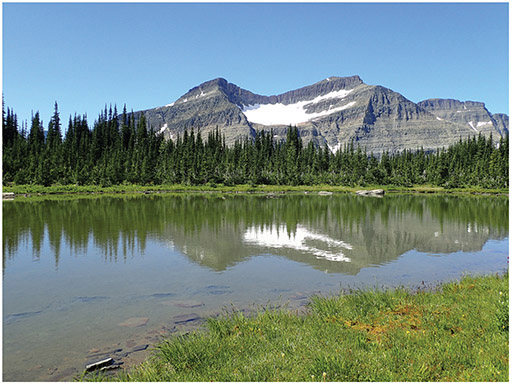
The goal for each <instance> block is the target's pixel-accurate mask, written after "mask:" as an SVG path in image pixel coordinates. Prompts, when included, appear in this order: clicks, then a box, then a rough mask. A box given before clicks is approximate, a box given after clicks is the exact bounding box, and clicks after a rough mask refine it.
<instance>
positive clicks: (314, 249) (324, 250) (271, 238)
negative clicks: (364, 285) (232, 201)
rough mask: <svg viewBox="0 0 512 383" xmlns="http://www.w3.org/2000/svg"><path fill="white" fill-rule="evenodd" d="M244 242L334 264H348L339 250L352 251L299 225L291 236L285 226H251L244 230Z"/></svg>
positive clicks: (336, 241) (346, 245) (340, 242)
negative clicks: (287, 250) (289, 250)
mask: <svg viewBox="0 0 512 383" xmlns="http://www.w3.org/2000/svg"><path fill="white" fill-rule="evenodd" d="M244 241H245V242H247V243H249V244H252V245H257V246H264V247H270V248H277V249H280V248H286V249H292V250H298V251H302V252H305V253H310V254H313V255H314V256H315V257H316V258H318V259H327V260H328V261H335V262H350V258H348V257H346V256H344V255H343V253H342V251H341V248H344V249H348V250H351V249H352V246H351V245H349V244H348V243H345V242H343V241H339V240H336V239H333V238H331V237H329V236H327V235H322V234H318V233H314V232H312V231H310V230H308V229H307V228H305V227H303V226H301V225H298V226H297V229H296V231H295V233H293V234H288V230H287V228H286V225H280V226H277V225H272V226H266V227H263V228H261V227H257V226H252V227H249V228H248V229H247V230H246V232H245V234H244ZM312 242H313V243H312Z"/></svg>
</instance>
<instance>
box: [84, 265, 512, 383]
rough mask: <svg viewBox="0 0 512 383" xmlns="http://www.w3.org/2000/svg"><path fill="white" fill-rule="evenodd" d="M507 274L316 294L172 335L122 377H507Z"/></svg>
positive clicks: (119, 377) (90, 376)
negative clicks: (295, 306) (302, 305)
mask: <svg viewBox="0 0 512 383" xmlns="http://www.w3.org/2000/svg"><path fill="white" fill-rule="evenodd" d="M508 281H509V278H508V272H506V273H505V274H504V275H490V276H479V277H470V276H466V277H464V278H462V279H461V280H460V281H457V282H450V283H445V284H442V285H440V286H438V287H436V288H434V289H429V288H427V289H418V290H416V291H411V290H410V289H405V288H398V289H392V290H386V291H379V290H355V291H351V292H349V293H348V294H340V295H336V296H332V297H313V298H312V299H311V302H310V305H309V306H308V310H307V312H306V313H305V314H304V313H303V314H301V315H298V314H297V313H294V312H290V310H285V309H262V310H261V311H260V312H258V313H257V314H255V315H251V316H247V315H243V314H241V313H236V312H233V313H231V314H226V315H225V316H224V317H221V318H215V319H209V320H208V321H207V324H206V327H207V329H206V331H197V332H193V333H189V334H186V335H179V336H176V335H174V336H173V335H171V336H169V337H167V338H165V339H164V340H163V341H162V342H161V343H159V344H157V346H156V348H155V349H154V351H153V356H152V357H151V358H149V359H148V360H146V361H145V362H143V363H142V364H140V365H138V366H136V367H134V368H132V369H130V370H125V371H122V372H121V373H119V374H118V375H108V376H106V375H95V374H88V375H85V374H83V375H82V376H81V379H82V380H84V379H85V380H108V381H112V380H119V381H506V380H507V379H508V360H509V355H508V334H509V327H508V326H509V319H508V307H509V302H508V296H509V288H508Z"/></svg>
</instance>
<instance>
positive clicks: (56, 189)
mask: <svg viewBox="0 0 512 383" xmlns="http://www.w3.org/2000/svg"><path fill="white" fill-rule="evenodd" d="M360 189H366V190H371V189H383V190H385V191H386V192H389V193H392V192H416V193H488V194H508V189H485V188H481V187H467V188H459V189H446V188H442V187H438V186H431V185H414V186H412V187H405V186H392V185H385V186H381V185H372V186H365V187H361V186H340V185H299V186H291V185H235V186H227V185H222V184H207V185H181V184H174V185H133V184H122V185H114V186H105V187H103V186H99V185H52V186H43V185H8V186H3V187H2V191H3V192H12V193H15V194H74V193H136V192H224V193H236V192H239V193H272V192H274V193H275V192H318V191H330V192H335V193H353V192H355V191H356V190H360Z"/></svg>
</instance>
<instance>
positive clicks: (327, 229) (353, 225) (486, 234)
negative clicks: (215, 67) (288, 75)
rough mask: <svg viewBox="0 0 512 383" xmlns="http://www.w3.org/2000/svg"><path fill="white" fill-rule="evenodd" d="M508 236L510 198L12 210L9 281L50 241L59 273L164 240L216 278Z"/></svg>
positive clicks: (7, 233) (336, 198)
mask: <svg viewBox="0 0 512 383" xmlns="http://www.w3.org/2000/svg"><path fill="white" fill-rule="evenodd" d="M507 236H508V198H507V197H471V196H446V195H435V196H419V195H387V196H386V197H385V198H381V199H373V198H364V197H359V196H354V195H347V194H344V195H332V196H328V197H325V196H313V195H298V194H290V195H283V196H281V197H279V198H271V199H268V198H265V196H261V195H259V196H258V195H250V196H234V195H220V194H219V195H192V194H188V195H149V196H117V197H99V198H72V199H69V200H66V199H58V200H41V201H24V200H23V199H17V200H14V201H8V202H4V204H3V268H4V272H5V269H6V267H8V266H6V264H7V262H6V261H7V260H9V259H11V258H13V257H15V256H16V254H17V247H18V245H19V244H20V242H22V241H27V240H30V241H31V244H32V248H33V252H32V254H33V257H34V259H35V260H37V258H38V257H39V256H40V255H39V254H40V250H41V248H42V245H43V242H44V241H45V240H46V241H49V244H50V247H51V249H52V253H53V256H54V257H55V266H56V267H57V268H58V265H59V257H60V256H61V248H65V249H66V254H69V253H70V252H71V254H73V253H86V252H87V248H88V246H90V244H91V241H92V243H93V244H94V245H95V246H97V247H99V248H100V249H102V253H103V256H104V257H105V259H106V260H109V261H114V262H116V261H117V260H118V259H126V257H129V256H130V255H131V256H135V254H141V253H143V252H144V250H145V247H146V243H147V241H149V240H156V241H161V242H165V243H168V244H170V245H169V246H172V247H173V248H174V249H175V250H178V251H180V252H181V253H183V254H185V255H186V256H187V257H189V259H190V260H192V261H193V262H197V263H198V264H200V265H202V266H205V267H208V268H210V269H213V270H215V271H221V270H225V269H226V268H228V267H231V266H233V265H235V264H237V263H239V262H243V261H244V260H245V259H247V258H249V257H252V256H256V255H258V254H274V255H279V256H284V257H287V258H289V259H292V260H294V261H297V262H302V263H306V264H309V265H311V266H312V267H314V268H317V269H319V270H322V271H328V272H339V273H346V274H357V273H358V271H359V270H360V269H361V268H363V267H368V266H372V265H381V264H385V263H388V262H390V261H393V260H395V259H397V258H398V257H399V256H400V255H402V254H404V253H405V252H407V251H409V250H413V249H414V250H417V251H420V252H425V253H435V254H447V253H453V252H458V251H477V250H480V249H482V246H483V245H484V244H485V243H486V242H487V241H488V240H489V239H503V238H505V237H507ZM68 249H69V250H68ZM95 254H97V253H95ZM95 254H94V255H88V256H95Z"/></svg>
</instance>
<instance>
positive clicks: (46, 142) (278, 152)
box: [2, 103, 508, 188]
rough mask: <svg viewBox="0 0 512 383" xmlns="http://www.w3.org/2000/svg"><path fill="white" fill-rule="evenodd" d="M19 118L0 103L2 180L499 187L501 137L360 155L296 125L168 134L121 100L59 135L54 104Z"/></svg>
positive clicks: (504, 161)
mask: <svg viewBox="0 0 512 383" xmlns="http://www.w3.org/2000/svg"><path fill="white" fill-rule="evenodd" d="M27 125H28V124H22V126H21V128H20V127H19V125H18V120H17V116H16V114H15V113H14V112H13V110H12V109H10V108H7V111H5V109H4V107H3V105H2V133H3V184H4V185H6V184H12V183H15V184H40V185H46V186H49V185H52V184H62V185H64V184H77V185H88V184H93V185H101V186H110V185H118V184H123V183H129V184H141V185H150V184H155V185H156V184H188V185H205V184H209V185H216V184H224V185H237V184H272V185H314V184H331V185H350V186H356V185H359V186H365V185H396V186H412V185H421V184H430V185H437V186H443V187H448V188H454V187H466V186H479V187H484V188H504V187H508V135H506V136H505V137H500V138H499V139H498V140H495V139H493V137H492V136H491V137H488V138H487V137H485V136H482V135H478V136H473V137H468V138H466V139H464V140H463V139H460V140H459V142H458V143H456V144H454V145H451V146H450V147H448V148H443V149H440V150H436V151H434V152H428V151H425V150H423V149H422V148H419V149H418V150H404V151H402V152H400V153H388V152H384V153H383V154H382V155H380V156H375V155H373V153H366V151H365V150H364V148H361V147H359V146H357V145H356V144H355V143H354V142H351V143H349V144H346V145H345V146H344V147H343V148H341V149H340V150H339V151H337V152H336V153H332V152H331V151H330V150H329V148H328V147H327V146H325V147H317V146H315V145H314V144H313V143H312V142H310V143H309V144H308V145H303V143H302V140H301V138H300V134H299V131H298V129H297V128H296V127H292V126H290V127H289V128H288V132H287V137H286V140H279V141H276V140H274V139H273V133H272V132H265V131H260V132H257V133H256V135H255V137H253V138H249V137H247V138H245V139H243V140H240V141H237V142H236V143H235V144H234V145H233V146H227V145H226V143H225V139H224V137H223V136H221V134H220V133H219V131H218V130H216V131H214V132H210V133H208V135H207V136H206V137H203V136H202V135H201V132H199V131H198V132H194V131H190V132H189V131H184V133H183V135H181V136H179V137H177V138H176V139H175V140H172V139H164V137H163V135H162V134H158V133H157V132H155V131H154V130H152V129H148V128H147V124H146V120H145V117H144V114H142V113H141V114H140V115H139V116H138V118H137V119H135V114H134V113H133V112H132V113H127V111H126V106H125V107H124V108H123V111H122V113H121V114H118V112H117V108H116V107H115V106H114V108H113V109H112V107H110V108H108V109H107V107H105V109H104V110H103V111H102V112H101V113H100V114H99V117H98V119H97V120H96V121H95V122H94V123H93V125H92V128H91V127H90V126H89V123H88V121H87V115H82V116H80V115H76V114H75V116H74V117H71V116H70V118H69V121H68V127H67V130H66V131H65V134H64V135H63V134H62V123H61V119H60V115H59V111H58V105H57V103H55V109H54V113H53V115H52V117H51V119H50V121H49V123H48V128H47V131H46V132H45V130H44V127H43V122H42V121H41V119H40V115H39V112H36V113H35V115H33V116H32V117H31V124H30V127H28V126H27Z"/></svg>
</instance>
